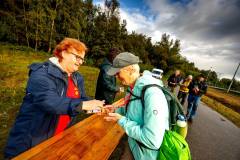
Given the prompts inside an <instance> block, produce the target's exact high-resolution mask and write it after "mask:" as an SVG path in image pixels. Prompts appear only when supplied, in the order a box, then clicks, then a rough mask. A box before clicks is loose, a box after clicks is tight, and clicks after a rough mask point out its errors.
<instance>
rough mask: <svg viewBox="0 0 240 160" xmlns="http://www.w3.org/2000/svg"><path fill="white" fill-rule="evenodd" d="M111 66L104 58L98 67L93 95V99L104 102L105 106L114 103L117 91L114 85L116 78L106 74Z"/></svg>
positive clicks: (117, 88)
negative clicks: (98, 71)
mask: <svg viewBox="0 0 240 160" xmlns="http://www.w3.org/2000/svg"><path fill="white" fill-rule="evenodd" d="M111 66H112V64H111V63H110V62H109V61H108V60H107V59H106V58H105V59H104V61H103V63H102V64H101V66H100V73H99V75H98V80H97V87H96V93H95V98H96V99H98V100H105V103H106V104H111V103H112V102H113V101H114V98H115V95H116V92H117V91H118V90H119V87H118V86H117V85H116V77H115V76H109V75H108V74H107V71H108V69H109V68H110V67H111Z"/></svg>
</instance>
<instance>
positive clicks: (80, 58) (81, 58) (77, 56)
mask: <svg viewBox="0 0 240 160" xmlns="http://www.w3.org/2000/svg"><path fill="white" fill-rule="evenodd" d="M70 53H71V54H72V55H74V56H75V58H76V60H77V61H80V60H81V61H82V62H85V60H84V58H83V57H81V56H79V55H77V54H75V53H72V52H70Z"/></svg>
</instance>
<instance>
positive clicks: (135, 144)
mask: <svg viewBox="0 0 240 160" xmlns="http://www.w3.org/2000/svg"><path fill="white" fill-rule="evenodd" d="M139 62H140V59H139V57H137V56H135V55H133V54H132V53H129V52H123V53H120V54H119V55H117V56H116V57H115V59H114V60H113V66H112V67H111V68H110V69H109V70H108V72H107V73H108V74H109V75H115V76H117V78H118V79H119V80H120V82H121V83H122V84H123V85H126V86H128V92H127V95H126V97H125V106H124V107H121V108H119V109H117V110H116V112H115V113H109V114H108V116H106V117H105V119H106V120H108V121H117V122H118V124H119V125H120V126H121V127H122V128H123V129H124V130H125V132H126V134H127V135H128V145H127V147H126V148H125V153H126V152H128V151H127V150H129V149H130V150H131V152H130V153H131V155H132V159H133V158H134V159H136V160H139V159H144V160H145V159H146V160H156V159H157V156H158V149H159V148H160V146H161V143H162V140H163V136H164V133H165V130H166V129H167V130H168V129H169V128H168V126H169V121H168V105H167V100H166V98H165V96H164V94H163V92H162V90H160V89H159V88H158V87H150V88H148V89H147V90H146V92H145V94H144V107H143V105H142V103H141V99H139V98H136V97H141V93H142V88H143V87H144V86H146V85H150V84H156V85H159V86H161V83H160V81H159V80H157V79H155V78H153V77H152V74H151V72H149V71H144V72H143V75H142V76H140V72H139V70H140V68H139V65H138V63H139Z"/></svg>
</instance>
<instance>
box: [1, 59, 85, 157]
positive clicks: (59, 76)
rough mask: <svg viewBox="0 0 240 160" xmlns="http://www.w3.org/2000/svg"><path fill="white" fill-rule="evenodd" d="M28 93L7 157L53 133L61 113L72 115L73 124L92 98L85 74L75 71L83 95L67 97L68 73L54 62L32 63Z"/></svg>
mask: <svg viewBox="0 0 240 160" xmlns="http://www.w3.org/2000/svg"><path fill="white" fill-rule="evenodd" d="M29 68H30V71H29V80H28V83H27V88H26V95H25V97H24V98H23V103H22V105H21V107H20V111H19V114H18V116H17V118H16V121H15V123H14V125H13V127H12V129H11V131H10V134H9V137H8V141H7V145H6V148H5V151H4V153H5V158H10V157H14V156H16V155H18V154H20V153H21V152H24V151H26V150H28V149H30V148H32V147H33V146H35V145H37V144H39V143H41V142H43V141H44V140H46V139H48V138H50V137H52V136H53V134H54V131H55V128H56V125H57V123H58V119H59V116H60V115H61V114H68V115H69V116H70V117H71V123H70V125H72V124H73V123H74V120H75V118H74V117H75V116H76V115H77V114H78V113H79V112H80V111H81V110H82V101H84V100H88V99H89V98H88V97H86V95H85V91H84V84H83V83H84V81H83V77H82V76H81V75H80V74H79V73H77V72H75V73H73V75H72V77H73V81H74V83H75V84H76V85H77V86H78V89H79V92H80V94H81V97H80V98H78V99H71V98H67V97H66V91H67V85H68V84H67V83H68V81H67V74H66V73H64V72H62V71H61V70H60V69H59V68H58V67H57V66H55V65H54V64H53V63H52V62H50V61H48V62H44V63H35V64H32V65H31V66H30V67H29Z"/></svg>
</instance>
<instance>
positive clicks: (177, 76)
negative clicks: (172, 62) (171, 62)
mask: <svg viewBox="0 0 240 160" xmlns="http://www.w3.org/2000/svg"><path fill="white" fill-rule="evenodd" d="M167 81H168V87H170V89H171V92H172V93H174V94H175V95H177V94H176V87H177V85H178V84H179V83H180V82H181V81H182V77H181V72H180V70H176V71H175V73H174V74H172V75H171V76H170V77H169V78H168V80H167Z"/></svg>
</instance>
